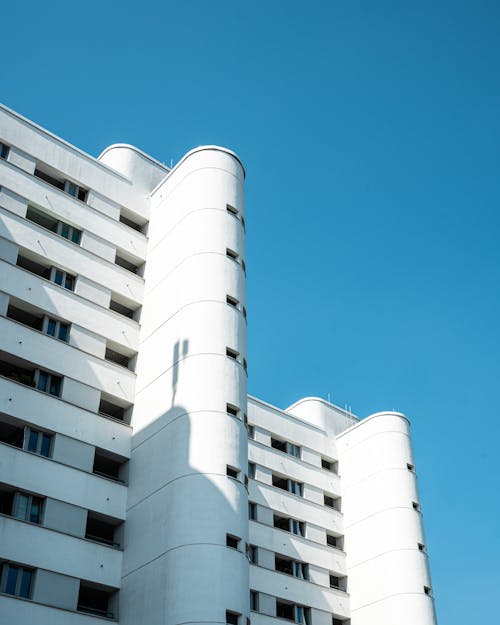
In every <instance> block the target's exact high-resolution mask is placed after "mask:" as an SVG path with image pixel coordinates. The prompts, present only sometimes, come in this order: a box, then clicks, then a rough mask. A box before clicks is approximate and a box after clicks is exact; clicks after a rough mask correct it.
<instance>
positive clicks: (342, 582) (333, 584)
mask: <svg viewBox="0 0 500 625" xmlns="http://www.w3.org/2000/svg"><path fill="white" fill-rule="evenodd" d="M346 579H347V578H346V577H339V576H338V575H335V574H334V573H330V588H336V589H337V590H344V591H345V590H346V588H347V584H346Z"/></svg>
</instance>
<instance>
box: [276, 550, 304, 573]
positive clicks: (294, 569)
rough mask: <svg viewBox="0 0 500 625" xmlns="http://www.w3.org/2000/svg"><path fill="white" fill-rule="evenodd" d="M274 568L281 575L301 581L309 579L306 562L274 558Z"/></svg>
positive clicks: (280, 557)
mask: <svg viewBox="0 0 500 625" xmlns="http://www.w3.org/2000/svg"><path fill="white" fill-rule="evenodd" d="M274 568H275V570H276V571H278V572H280V573H285V574H286V575H292V576H293V577H298V578H299V579H309V569H308V566H307V564H306V563H305V562H298V561H296V560H293V559H292V558H287V557H286V556H280V555H275V556H274Z"/></svg>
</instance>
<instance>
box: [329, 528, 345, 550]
mask: <svg viewBox="0 0 500 625" xmlns="http://www.w3.org/2000/svg"><path fill="white" fill-rule="evenodd" d="M342 542H343V541H342V536H335V535H334V534H329V533H328V532H327V534H326V544H327V545H328V546H329V547H335V548H336V549H342V547H343V545H342Z"/></svg>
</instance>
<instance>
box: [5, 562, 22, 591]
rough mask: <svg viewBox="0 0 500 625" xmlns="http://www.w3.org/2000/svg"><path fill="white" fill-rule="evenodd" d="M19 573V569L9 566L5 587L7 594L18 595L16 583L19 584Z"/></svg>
mask: <svg viewBox="0 0 500 625" xmlns="http://www.w3.org/2000/svg"><path fill="white" fill-rule="evenodd" d="M18 571H19V567H17V566H12V565H9V568H8V572H7V583H6V585H5V592H6V593H7V594H8V595H15V594H16V583H17V573H18Z"/></svg>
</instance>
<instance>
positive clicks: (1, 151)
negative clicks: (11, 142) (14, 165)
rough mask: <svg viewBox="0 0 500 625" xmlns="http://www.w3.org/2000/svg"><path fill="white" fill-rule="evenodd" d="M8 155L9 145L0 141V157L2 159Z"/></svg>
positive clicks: (5, 158)
mask: <svg viewBox="0 0 500 625" xmlns="http://www.w3.org/2000/svg"><path fill="white" fill-rule="evenodd" d="M8 156H9V146H8V145H5V143H0V158H1V159H3V160H4V161H5V160H7V157H8Z"/></svg>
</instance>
